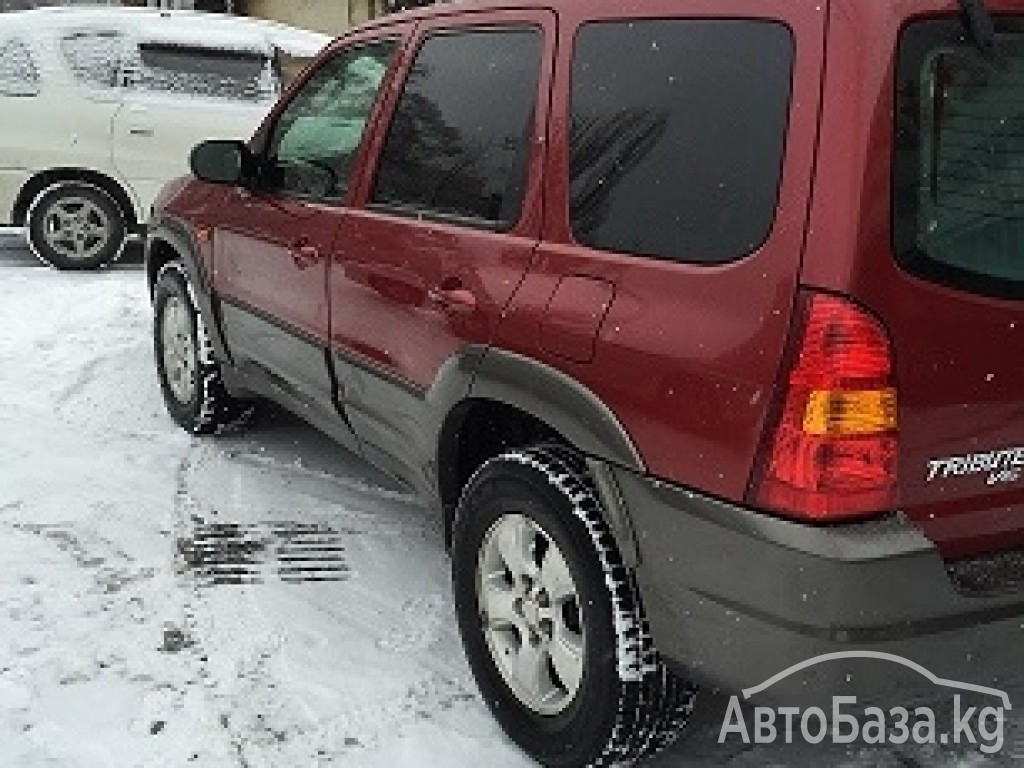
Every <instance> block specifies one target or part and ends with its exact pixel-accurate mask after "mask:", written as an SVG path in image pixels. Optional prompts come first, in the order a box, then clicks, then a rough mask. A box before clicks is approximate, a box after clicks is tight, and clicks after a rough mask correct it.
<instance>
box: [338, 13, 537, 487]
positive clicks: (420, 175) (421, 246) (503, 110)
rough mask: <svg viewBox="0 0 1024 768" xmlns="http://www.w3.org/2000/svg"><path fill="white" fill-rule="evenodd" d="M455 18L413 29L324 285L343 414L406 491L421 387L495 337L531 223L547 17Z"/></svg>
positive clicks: (427, 451)
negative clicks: (386, 120) (405, 63)
mask: <svg viewBox="0 0 1024 768" xmlns="http://www.w3.org/2000/svg"><path fill="white" fill-rule="evenodd" d="M467 18H468V19H469V22H468V23H467V21H466V20H467ZM460 22H461V24H462V26H460V27H459V28H457V29H452V28H450V27H449V25H450V24H451V21H450V20H446V19H437V20H434V21H431V22H428V23H425V24H423V25H422V26H421V27H420V28H419V29H418V30H417V39H416V41H415V45H414V46H413V48H414V52H413V55H412V56H411V57H410V58H411V64H410V66H409V68H408V72H407V74H406V76H405V82H404V86H403V89H402V91H401V93H400V94H399V95H397V97H396V103H395V104H394V105H389V108H391V109H392V113H393V114H392V117H391V119H390V124H389V125H387V126H382V127H381V128H380V130H379V131H378V134H377V135H376V136H375V137H374V143H373V145H372V151H373V152H374V157H375V158H376V161H375V166H374V168H371V169H370V171H369V172H368V173H367V174H365V178H364V179H363V180H362V184H361V186H362V189H361V190H360V200H361V201H362V203H363V204H362V205H358V204H356V205H354V206H353V208H352V209H351V210H350V211H349V212H348V215H347V217H346V222H345V227H344V231H343V233H342V236H341V237H339V239H338V242H337V244H336V246H335V257H334V258H335V263H334V264H333V266H332V270H331V275H330V300H331V306H332V312H331V329H330V332H331V345H332V351H333V352H334V354H335V357H336V363H337V369H338V377H339V380H340V382H341V384H342V385H343V390H344V402H345V408H346V413H347V414H348V415H349V418H350V420H351V423H352V425H353V428H354V429H355V431H356V433H357V434H358V435H359V436H360V437H361V438H362V440H363V442H364V451H365V452H366V453H367V455H368V456H369V457H370V458H372V459H374V460H375V461H376V462H377V463H379V464H382V465H384V466H385V467H386V468H391V469H393V470H394V471H396V472H398V473H400V474H403V475H405V476H406V478H407V479H409V480H411V481H412V482H414V483H416V484H420V481H422V480H424V479H426V478H429V476H430V468H429V467H428V466H427V465H426V461H425V459H428V458H429V457H430V456H432V453H433V452H432V451H431V446H429V445H425V444H422V443H423V440H424V437H423V436H424V435H429V434H433V430H432V429H431V428H430V426H431V425H429V424H425V423H424V422H425V421H427V420H429V418H430V415H429V409H428V408H427V407H426V401H427V399H428V398H429V391H430V388H431V386H432V385H433V384H434V382H435V381H436V380H437V378H438V375H439V372H440V371H441V369H442V367H443V366H444V365H445V364H446V363H449V362H452V363H454V361H455V360H457V358H458V356H459V355H460V353H465V352H467V351H468V350H469V349H473V348H476V349H479V348H480V347H481V346H482V345H486V344H487V343H488V341H489V340H490V339H491V338H492V336H493V333H494V330H495V327H496V325H497V322H498V320H499V319H500V317H501V313H502V311H503V309H504V307H505V306H506V304H507V303H508V301H509V299H510V298H511V296H512V294H513V293H514V292H515V290H516V287H517V286H518V285H519V283H520V282H521V280H522V278H523V275H524V274H525V272H526V269H527V267H528V265H529V262H530V259H531V257H532V255H533V252H534V249H535V247H536V245H537V241H538V237H539V233H540V227H541V219H540V215H541V214H540V212H541V206H540V193H539V184H538V180H539V177H540V167H541V165H542V162H543V156H544V153H545V142H544V135H545V125H546V118H547V115H546V106H547V98H546V96H544V97H542V96H541V94H546V93H547V89H548V83H549V79H550V67H549V65H548V64H547V63H546V62H547V61H548V56H549V53H550V48H551V46H552V45H553V38H554V16H553V15H552V14H550V13H547V12H544V11H529V12H525V11H509V12H498V13H479V14H465V15H461V16H460ZM425 427H426V428H425ZM409 467H413V468H414V469H413V470H412V476H409V471H408V468H409Z"/></svg>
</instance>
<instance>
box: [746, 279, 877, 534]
mask: <svg viewBox="0 0 1024 768" xmlns="http://www.w3.org/2000/svg"><path fill="white" fill-rule="evenodd" d="M800 312H801V317H800V318H799V323H800V325H799V327H798V331H797V333H798V336H797V339H796V345H795V347H794V349H793V350H792V353H791V355H790V364H789V369H788V370H787V371H785V372H784V373H783V377H782V382H783V391H782V393H781V394H780V398H781V399H780V407H779V408H778V410H777V417H776V423H774V424H773V425H772V427H771V432H770V435H769V439H768V440H767V443H766V450H765V452H764V455H763V457H762V459H761V466H760V467H759V469H758V472H757V474H756V475H755V478H754V484H753V486H752V488H751V493H750V496H751V499H750V500H751V501H752V502H753V503H754V504H756V505H758V506H761V507H767V508H769V509H771V510H773V511H776V512H779V513H780V514H784V515H789V516H792V517H798V518H802V519H809V520H818V521H823V522H826V521H834V520H842V519H847V518H851V517H862V516H867V515H873V514H877V513H879V512H884V511H886V510H890V509H892V507H893V506H894V504H895V494H896V387H895V382H894V381H893V371H892V349H891V345H890V343H889V338H888V336H887V334H886V332H885V329H884V328H883V327H882V326H881V324H880V323H879V322H878V321H877V320H876V319H875V318H874V317H872V316H871V315H869V314H868V313H867V312H865V311H864V310H862V309H860V308H859V307H857V306H856V305H855V304H852V303H850V302H848V301H845V300H843V299H840V298H837V297H835V296H827V295H823V294H803V295H802V296H801V301H800Z"/></svg>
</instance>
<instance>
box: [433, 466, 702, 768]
mask: <svg viewBox="0 0 1024 768" xmlns="http://www.w3.org/2000/svg"><path fill="white" fill-rule="evenodd" d="M457 514H458V516H457V519H456V525H455V531H454V538H453V544H452V568H453V583H454V591H455V602H456V610H457V612H458V618H459V626H460V630H461V633H462V639H463V644H464V646H465V648H466V654H467V657H468V659H469V663H470V666H471V668H472V670H473V674H474V677H475V678H476V680H477V684H478V685H479V687H480V690H481V692H482V694H483V696H484V699H485V700H486V701H487V704H488V706H489V707H490V709H491V711H492V712H493V714H494V716H495V717H496V719H497V720H498V722H499V723H500V724H501V726H502V728H504V730H505V732H506V733H508V735H509V736H510V737H511V738H512V740H513V741H515V742H516V743H517V744H519V745H520V746H521V747H522V748H523V749H525V750H526V751H527V752H529V753H530V754H531V755H533V756H534V757H535V758H536V759H537V760H539V761H540V762H541V763H543V764H544V765H547V766H560V767H562V768H570V767H573V766H611V765H631V764H633V763H635V762H637V761H639V760H641V759H643V758H645V757H648V756H650V755H652V754H654V753H655V752H657V751H658V750H660V749H661V748H663V747H665V746H667V745H668V744H670V743H671V742H672V741H674V740H675V738H676V737H677V735H678V734H679V733H680V731H681V730H682V728H683V727H684V726H685V724H686V722H687V720H688V719H689V716H690V712H691V711H692V709H693V704H694V700H695V696H696V689H695V688H694V687H692V686H690V685H688V684H686V683H684V682H682V681H680V680H678V679H677V678H676V677H674V676H673V675H672V673H670V672H669V671H668V669H667V668H666V667H665V666H664V664H663V663H662V662H661V661H660V659H659V657H658V654H657V651H656V650H655V648H654V645H653V643H652V641H651V638H650V635H649V633H648V629H647V622H646V619H645V618H644V613H643V608H642V605H641V602H640V595H639V592H638V589H637V586H636V582H635V578H634V576H633V574H632V572H631V571H629V570H628V569H627V568H625V567H624V566H623V565H622V560H621V557H620V556H619V553H618V551H617V549H616V548H615V545H614V539H613V537H612V535H611V533H610V531H609V530H608V527H607V525H606V524H605V522H604V518H603V516H602V514H601V510H600V507H599V502H598V499H597V495H596V492H595V490H594V488H593V485H592V483H591V481H590V479H589V477H588V476H587V474H586V471H585V466H584V464H583V462H582V460H581V459H580V458H579V457H577V456H576V455H575V454H573V453H571V452H569V451H567V450H565V449H563V448H560V447H553V446H542V447H537V448H533V449H529V450H525V451H513V452H509V453H505V454H502V455H500V456H498V457H496V458H494V459H491V460H490V461H488V462H487V463H485V464H484V466H483V467H482V468H481V469H480V470H478V471H477V473H476V474H475V475H474V476H473V478H472V479H471V480H470V482H469V483H468V485H467V487H466V489H465V490H464V492H463V496H462V499H461V501H460V503H459V509H458V513H457Z"/></svg>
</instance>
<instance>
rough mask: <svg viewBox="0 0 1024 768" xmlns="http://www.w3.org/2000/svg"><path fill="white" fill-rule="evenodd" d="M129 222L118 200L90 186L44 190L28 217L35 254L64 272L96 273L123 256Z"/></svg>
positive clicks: (76, 184) (74, 184)
mask: <svg viewBox="0 0 1024 768" xmlns="http://www.w3.org/2000/svg"><path fill="white" fill-rule="evenodd" d="M127 232H128V230H127V224H126V216H125V213H124V211H122V210H121V207H120V206H119V205H118V204H117V202H115V201H114V199H113V198H112V197H111V196H110V195H108V194H107V193H106V192H104V191H103V190H101V189H99V188H98V187H94V186H92V185H91V184H86V183H84V182H66V183H61V184H56V185H54V186H52V187H49V188H47V189H45V190H43V191H42V192H41V193H40V194H39V196H38V197H36V199H35V200H34V201H33V202H32V205H31V207H30V208H29V211H28V222H27V234H28V243H29V247H30V248H31V249H32V252H33V253H34V254H35V255H36V256H38V257H39V258H40V259H42V260H43V261H45V262H46V263H47V264H49V265H50V266H53V267H56V268H58V269H96V268H98V267H101V266H103V265H104V264H108V263H110V262H111V261H113V260H114V259H116V258H118V256H120V255H121V250H122V248H123V247H124V243H125V237H126V236H127Z"/></svg>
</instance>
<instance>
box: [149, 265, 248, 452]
mask: <svg viewBox="0 0 1024 768" xmlns="http://www.w3.org/2000/svg"><path fill="white" fill-rule="evenodd" d="M153 311H154V322H153V348H154V351H155V353H156V366H157V374H158V375H159V377H160V389H161V391H162V392H163V396H164V403H165V404H166V406H167V411H168V413H170V415H171V418H172V419H174V421H175V422H176V423H177V424H178V425H179V426H180V427H182V429H185V430H186V431H188V432H191V433H192V434H194V435H206V434H213V433H216V432H220V431H222V430H223V429H225V428H227V427H229V426H233V425H235V424H237V423H238V422H240V421H241V420H242V419H243V418H244V417H245V416H246V415H247V414H248V410H249V409H248V408H247V406H246V405H245V404H244V403H243V402H242V401H239V400H236V399H235V398H233V397H231V395H229V394H228V392H227V390H226V389H225V388H224V382H223V380H222V379H221V372H220V364H219V363H218V362H217V361H216V360H215V359H214V356H213V345H212V344H211V343H210V335H209V333H208V332H207V330H206V324H205V323H204V322H203V317H202V315H201V314H200V313H199V312H198V311H197V310H196V305H195V301H194V300H193V298H192V290H191V286H190V285H189V282H188V278H187V277H186V273H185V270H184V268H183V267H182V265H181V263H180V262H177V261H172V262H170V263H168V264H165V265H164V266H163V267H162V268H161V269H160V272H159V274H158V275H157V280H156V285H155V288H154V293H153Z"/></svg>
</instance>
